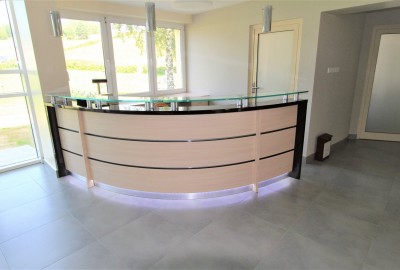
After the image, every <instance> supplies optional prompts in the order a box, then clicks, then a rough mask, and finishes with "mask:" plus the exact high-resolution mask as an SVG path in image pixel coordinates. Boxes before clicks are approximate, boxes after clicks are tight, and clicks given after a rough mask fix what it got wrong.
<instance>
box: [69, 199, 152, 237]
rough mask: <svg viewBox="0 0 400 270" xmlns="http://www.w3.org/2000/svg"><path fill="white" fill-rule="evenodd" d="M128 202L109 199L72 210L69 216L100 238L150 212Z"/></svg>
mask: <svg viewBox="0 0 400 270" xmlns="http://www.w3.org/2000/svg"><path fill="white" fill-rule="evenodd" d="M130 202H131V200H130V198H121V197H110V198H109V199H108V200H104V201H102V202H100V203H97V204H90V205H89V206H84V207H81V208H79V209H77V210H74V211H72V212H71V214H72V215H73V216H74V217H76V219H78V220H79V221H80V222H81V223H82V224H83V226H84V227H85V228H86V229H87V230H88V231H90V232H91V233H93V235H95V236H96V237H98V238H100V237H102V236H104V235H106V234H108V233H110V232H112V231H114V230H116V229H118V228H120V227H122V226H124V225H126V224H128V223H130V222H131V221H133V220H134V219H136V218H138V217H140V216H143V215H144V214H146V213H148V212H149V211H150V209H149V208H147V207H137V206H135V205H132V204H131V203H130Z"/></svg>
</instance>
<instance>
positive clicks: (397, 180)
mask: <svg viewBox="0 0 400 270" xmlns="http://www.w3.org/2000/svg"><path fill="white" fill-rule="evenodd" d="M9 268H10V269H43V268H46V269H176V270H181V269H182V270H183V269H205V270H209V269H257V270H263V269H273V270H275V269H284V270H286V269H316V270H320V269H321V270H325V269H363V270H372V269H375V270H376V269H381V270H384V269H393V270H397V269H400V144H399V143H389V142H373V141H357V142H354V141H352V142H349V143H347V144H346V145H344V146H343V147H341V148H340V149H338V150H337V151H335V152H333V153H332V154H331V157H330V158H329V159H328V160H326V161H325V162H322V163H315V164H307V165H304V166H303V172H302V180H301V181H298V180H294V179H290V178H287V179H284V180H282V181H280V182H278V183H275V184H273V185H270V186H267V187H265V188H263V189H261V190H260V192H259V194H258V195H256V194H253V193H251V192H247V193H243V194H238V195H234V196H228V197H223V198H216V199H207V200H193V201H163V200H151V199H143V198H135V197H129V196H125V195H119V194H115V193H111V192H108V191H104V190H101V189H98V188H96V187H95V188H92V189H89V190H88V189H86V187H85V185H84V184H83V183H82V182H80V181H79V180H78V179H74V178H73V177H70V176H68V177H64V178H62V179H57V178H56V177H55V176H54V175H53V173H52V172H51V171H48V170H47V169H46V168H44V167H43V166H42V165H35V166H30V167H27V168H24V169H19V170H16V171H12V172H7V173H3V174H0V269H9Z"/></svg>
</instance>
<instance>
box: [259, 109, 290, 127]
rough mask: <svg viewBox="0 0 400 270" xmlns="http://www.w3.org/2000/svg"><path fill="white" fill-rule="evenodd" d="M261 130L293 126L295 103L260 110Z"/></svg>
mask: <svg viewBox="0 0 400 270" xmlns="http://www.w3.org/2000/svg"><path fill="white" fill-rule="evenodd" d="M260 113H261V128H260V130H261V132H267V131H273V130H278V129H282V128H287V127H291V126H295V125H296V123H297V105H294V106H287V107H281V108H275V109H269V110H260Z"/></svg>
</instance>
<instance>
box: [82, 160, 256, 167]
mask: <svg viewBox="0 0 400 270" xmlns="http://www.w3.org/2000/svg"><path fill="white" fill-rule="evenodd" d="M89 159H90V160H93V161H98V162H102V163H107V164H111V165H117V166H122V167H130V168H139V169H149V170H201V169H213V168H222V167H229V166H235V165H241V164H246V163H250V162H254V161H255V160H254V159H252V160H247V161H242V162H237V163H230V164H223V165H215V166H203V167H172V168H171V167H149V166H138V165H128V164H120V163H114V162H109V161H104V160H100V159H96V158H91V157H89Z"/></svg>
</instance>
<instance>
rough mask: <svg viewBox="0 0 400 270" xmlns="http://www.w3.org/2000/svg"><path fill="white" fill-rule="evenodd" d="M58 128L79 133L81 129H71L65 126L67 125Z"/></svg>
mask: <svg viewBox="0 0 400 270" xmlns="http://www.w3.org/2000/svg"><path fill="white" fill-rule="evenodd" d="M58 128H59V129H63V130H66V131H71V132H74V133H79V131H77V130H73V129H69V128H65V127H58Z"/></svg>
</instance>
